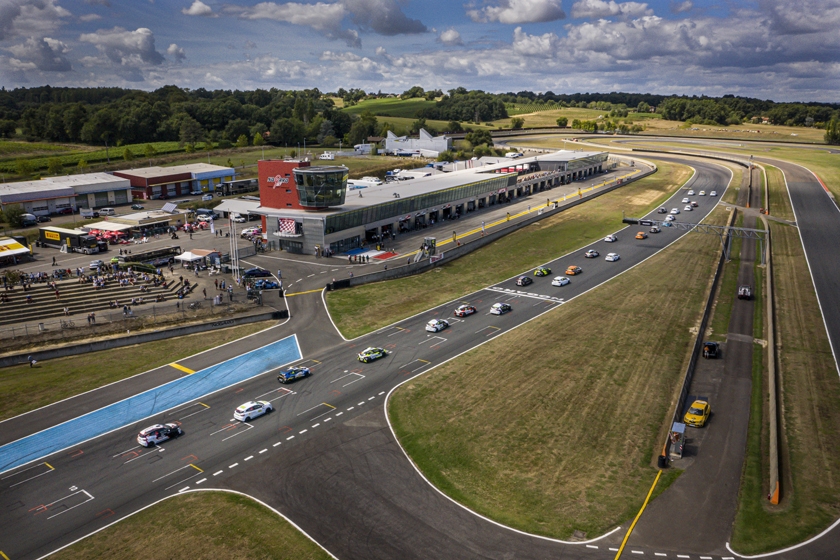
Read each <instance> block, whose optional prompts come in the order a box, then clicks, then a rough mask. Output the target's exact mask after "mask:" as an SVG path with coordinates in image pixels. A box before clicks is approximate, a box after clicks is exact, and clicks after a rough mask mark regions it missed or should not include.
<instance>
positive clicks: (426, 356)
mask: <svg viewBox="0 0 840 560" xmlns="http://www.w3.org/2000/svg"><path fill="white" fill-rule="evenodd" d="M715 169H716V168H713V167H710V168H708V169H707V171H709V173H703V174H702V175H701V174H695V176H694V177H693V178H692V179H690V181H689V183H688V184H687V185H686V186H687V187H690V188H693V189H695V190H698V191H699V190H706V191H707V192H708V191H711V190H715V189H717V190H718V192H719V194H720V195H722V194H723V190H724V188H725V185H727V184H728V182H729V180H730V177H731V175H730V174H729V172H727V171H724V170H723V169H719V168H717V172H716V171H715ZM683 196H684V195H683V194H682V191H680V192H678V193H677V194H675V195H674V196H673V197H672V198H671V199H670V200H669V201H668V202H667V204H666V206H667V207H668V208H671V207H681V206H683V205H681V204H679V203H678V202H677V201H678V200H679V199H680V198H682V197H683ZM696 198H697V200H698V202H699V203H700V204H699V206H698V207H697V208H695V209H694V211H692V212H691V218H692V221H700V220H701V219H702V218H703V217H704V216H705V215H707V214H708V213H709V212H710V211H711V210H712V209H713V208H714V207H715V205H716V204H717V202H718V199H717V198H712V197H708V196H707V197H696ZM647 218H650V219H656V218H655V216H654V215H653V214H651V216H648V217H647ZM677 219H682V220H684V219H685V214H681V215H680V216H678V218H677ZM635 229H636V228H632V227H631V228H625V229H623V230H620V231H618V232H616V236H617V238H618V241H617V242H615V243H604V242H603V241H599V242H597V243H595V244H593V245H592V246H591V247H596V248H597V249H598V250H599V251H600V252H602V255H605V254H606V253H607V252H616V253H619V254H620V259H619V260H617V261H614V262H607V261H605V260H604V259H603V257H602V258H597V259H585V260H584V259H583V258H582V254H583V251H584V250H585V249H587V248H588V247H587V248H583V249H581V250H580V251H576V252H574V253H572V254H569V255H565V256H563V257H560V258H558V259H556V260H554V261H552V262H550V263H545V266H547V267H549V268H551V269H552V270H553V271H554V272H555V273H559V274H562V272H563V271H564V270H565V269H566V267H567V266H569V265H578V266H581V267H585V270H586V272H585V274H583V275H581V276H578V277H574V278H573V281H572V282H571V283H570V284H569V285H566V286H563V287H561V288H557V287H552V286H551V285H550V284H551V280H552V277H553V276H554V275H556V274H553V275H551V276H548V277H544V278H537V279H536V281H535V282H534V283H532V284H530V285H529V286H517V285H516V279H515V278H511V279H509V280H506V281H503V282H500V283H499V284H497V285H495V286H491V287H488V288H486V289H483V290H479V291H477V292H475V293H472V294H469V295H467V296H466V297H464V298H460V299H459V301H458V302H453V303H450V304H447V305H443V306H439V307H437V308H434V309H430V310H429V311H427V312H425V313H422V314H419V315H417V316H414V317H411V318H409V319H406V320H405V321H401V322H399V323H397V324H394V325H392V326H389V327H386V328H384V329H380V330H379V331H377V332H375V333H372V334H370V335H366V336H364V337H360V338H359V339H356V340H353V341H348V342H346V343H344V344H342V345H340V346H339V347H337V348H329V349H325V350H324V351H322V352H319V353H317V354H315V355H313V356H308V357H305V358H301V359H292V360H289V361H291V362H292V364H293V365H297V366H303V367H308V368H310V372H311V374H312V375H311V376H309V377H307V378H304V379H301V380H298V381H296V382H294V383H290V384H286V385H280V384H279V383H278V382H277V379H276V373H277V371H278V368H275V369H271V370H269V371H265V370H260V369H259V368H254V369H253V370H251V371H252V372H253V373H254V375H255V376H253V377H250V378H248V379H243V380H241V381H235V382H234V383H233V384H230V385H229V386H226V387H225V388H222V389H220V390H217V391H215V392H213V393H211V394H207V395H202V396H200V397H199V396H196V395H189V397H190V398H189V399H187V400H185V401H184V402H182V403H181V404H178V405H176V406H172V407H170V408H167V409H165V410H156V411H155V413H154V414H152V415H151V416H148V417H145V418H143V419H142V420H135V419H131V423H129V424H127V425H125V426H124V427H122V428H119V429H114V427H113V426H101V431H102V432H103V435H101V436H99V437H94V438H92V439H84V440H83V441H82V442H81V443H79V444H78V445H75V444H70V443H68V442H70V441H72V439H68V440H67V441H66V442H65V443H64V445H62V443H61V442H58V443H56V445H59V446H61V450H60V451H56V452H54V453H47V454H44V453H39V452H38V451H37V450H33V451H31V452H30V453H29V454H28V456H26V457H24V459H26V462H25V463H21V461H22V460H23V459H20V458H17V457H16V458H15V459H14V460H12V461H10V460H8V459H7V458H6V457H3V453H4V450H3V449H2V448H0V459H2V460H3V463H5V464H7V465H11V466H13V467H14V468H9V467H8V466H7V467H6V468H4V469H3V470H4V472H2V474H0V493H1V494H2V500H3V502H4V503H6V504H11V505H12V507H9V508H7V511H6V514H5V515H3V516H2V518H0V534H2V535H3V539H2V540H3V542H2V548H0V550H2V551H3V552H4V554H6V555H8V556H9V557H10V558H14V559H18V558H38V557H40V556H42V555H44V554H48V553H49V552H51V551H53V550H55V549H56V548H58V547H60V546H62V545H64V544H67V543H69V542H72V541H74V540H77V539H79V538H82V537H84V536H85V535H87V534H90V533H91V532H93V531H95V530H97V529H100V528H102V527H104V526H106V525H108V524H110V523H112V522H113V521H115V520H116V519H119V518H121V517H123V516H126V515H129V514H130V513H132V512H134V511H137V510H138V509H140V508H141V507H144V506H146V505H148V504H150V503H153V502H154V501H156V500H158V499H161V498H163V497H166V496H167V495H171V494H173V493H178V492H183V491H186V490H189V489H195V488H206V487H212V486H213V485H214V484H218V483H220V482H223V481H224V480H225V478H227V477H229V476H233V475H234V474H235V473H237V472H239V471H241V470H242V469H247V468H250V467H252V466H256V465H258V464H260V463H264V462H266V461H271V460H272V456H274V455H275V454H277V453H283V452H284V451H285V450H287V449H288V448H290V447H292V446H297V445H300V444H301V443H303V442H305V441H306V440H307V438H309V437H311V436H312V435H313V434H318V433H320V432H323V431H324V430H328V429H330V426H331V425H335V424H336V423H340V422H346V421H347V420H350V419H353V418H355V417H357V416H359V415H361V414H364V413H365V412H366V411H368V410H370V408H371V407H373V406H377V405H379V403H380V402H383V401H384V397H385V395H387V393H388V392H389V391H390V390H391V389H392V388H394V387H395V386H397V385H399V384H400V383H402V382H404V381H406V380H407V379H410V378H412V377H414V376H417V375H420V374H422V373H424V372H426V371H428V370H429V369H431V368H433V367H435V366H437V365H439V364H441V363H443V362H445V361H448V360H450V359H452V358H454V357H455V356H457V355H460V354H461V353H463V352H464V351H465V350H466V349H470V348H474V347H476V346H479V345H481V344H482V343H484V342H486V341H488V340H491V339H493V338H495V337H498V336H500V335H502V334H504V333H506V332H508V331H510V330H511V329H514V328H516V327H517V326H519V325H521V324H523V323H525V322H527V321H529V320H532V319H534V318H535V317H537V316H539V315H541V314H543V313H546V312H548V311H550V310H551V309H554V308H555V307H556V306H558V305H562V304H563V303H564V302H565V301H568V300H570V299H572V298H574V297H575V296H577V295H580V294H582V293H584V292H586V291H589V290H591V289H593V288H595V287H597V286H598V285H600V284H602V283H603V282H606V281H608V280H609V279H611V278H613V277H615V276H616V275H618V274H620V273H622V272H624V271H626V270H628V269H629V268H631V267H633V266H636V265H637V264H639V263H641V262H642V261H644V260H645V259H647V258H649V257H651V256H652V255H654V254H655V253H657V252H658V251H660V250H662V249H663V248H665V247H667V246H668V245H670V244H671V243H673V242H674V241H676V240H677V239H678V238H680V237H681V236H682V235H685V234H686V233H687V232H686V231H684V230H678V229H676V228H662V232H661V233H658V234H652V235H650V236H649V237H648V239H646V240H643V241H636V240H633V239H632V237H633V235H634V234H635ZM525 273H526V274H529V275H530V276H531V277H533V274H532V273H529V272H525ZM460 303H467V304H470V305H474V306H475V307H476V309H477V313H475V314H474V315H471V316H468V317H456V316H455V315H454V313H453V312H454V310H455V307H457V305H458V304H460ZM495 303H506V304H508V305H509V306H510V307H511V311H510V312H508V313H505V314H503V315H494V314H491V313H490V308H491V306H492V305H493V304H495ZM431 319H446V320H447V322H449V324H450V327H449V328H447V329H444V330H442V331H440V332H436V333H432V332H427V331H426V330H425V325H426V324H427V323H428V321H430V320H431ZM371 346H372V347H379V348H382V349H384V350H386V352H387V353H386V354H385V356H384V357H382V358H380V359H378V360H376V361H373V362H370V363H362V362H360V361H359V360H358V358H357V354H358V353H359V352H361V351H362V350H364V349H365V348H367V347H371ZM280 360H281V359H278V361H277V362H275V364H279V363H280ZM283 365H284V367H285V365H287V364H286V363H285V362H283ZM260 371H262V373H260ZM190 377H192V376H190ZM199 399H200V400H199ZM251 400H255V401H265V402H268V403H270V404H271V407H272V408H273V412H271V413H269V414H266V415H265V416H262V417H260V418H255V419H252V420H250V421H244V422H241V421H237V420H235V419H234V418H233V412H234V410H235V408H236V407H237V406H239V405H241V404H242V403H244V402H247V401H251ZM170 422H171V423H177V424H179V425H180V426H181V428H182V429H183V431H184V434H183V435H182V436H180V437H178V438H175V439H171V440H169V441H166V442H163V443H161V444H160V445H157V446H154V447H151V448H144V447H140V446H139V445H138V444H137V442H136V436H137V433H138V432H139V430H141V429H142V428H144V427H146V426H148V425H151V424H155V423H170ZM84 435H85V436H86V435H88V434H84ZM62 437H71V438H72V436H68V435H66V434H64V435H63V436H62ZM80 437H81V436H80ZM15 443H17V442H13V443H12V444H10V445H14V444H15ZM39 449H43V448H39ZM578 550H580V549H578Z"/></svg>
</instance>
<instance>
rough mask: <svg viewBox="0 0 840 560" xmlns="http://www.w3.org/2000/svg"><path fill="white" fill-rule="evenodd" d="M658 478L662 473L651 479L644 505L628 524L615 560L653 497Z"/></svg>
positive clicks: (616, 559) (619, 555) (622, 550)
mask: <svg viewBox="0 0 840 560" xmlns="http://www.w3.org/2000/svg"><path fill="white" fill-rule="evenodd" d="M660 476H662V471H659V472H658V473H656V478H655V479H653V484H652V485H651V487H650V490H649V491H648V494H647V497H646V498H645V503H643V504H642V509H640V510H639V513H638V514H636V519H634V520H633V523H631V524H630V528H629V529H627V534H626V535H624V540H623V541H621V546H620V547H619V548H618V552H617V553H616V554H615V560H618V559H619V557H621V553H622V552H624V547H625V546H626V545H627V539H629V538H630V533H632V532H633V528H634V527H635V526H636V522H637V521H639V518H640V517H641V516H642V513H644V511H645V508H646V507H647V505H648V502H649V501H650V497H651V496H652V495H653V490H654V488H656V483H657V482H659V477H660Z"/></svg>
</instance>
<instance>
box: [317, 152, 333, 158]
mask: <svg viewBox="0 0 840 560" xmlns="http://www.w3.org/2000/svg"><path fill="white" fill-rule="evenodd" d="M318 159H328V160H334V159H335V154H334V153H332V152H324V153H323V154H321V155H320V156H318Z"/></svg>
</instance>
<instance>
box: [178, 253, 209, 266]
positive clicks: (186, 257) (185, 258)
mask: <svg viewBox="0 0 840 560" xmlns="http://www.w3.org/2000/svg"><path fill="white" fill-rule="evenodd" d="M203 258H204V255H196V254H195V253H191V252H189V251H184V252H183V253H181V254H180V255H178V256H177V257H175V260H176V261H181V262H185V263H187V262H190V263H191V262H196V261H200V260H202V259H203Z"/></svg>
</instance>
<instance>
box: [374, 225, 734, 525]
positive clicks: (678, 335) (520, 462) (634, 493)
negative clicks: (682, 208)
mask: <svg viewBox="0 0 840 560" xmlns="http://www.w3.org/2000/svg"><path fill="white" fill-rule="evenodd" d="M727 216H728V214H727V213H726V212H725V211H724V210H722V209H718V210H715V211H714V212H713V214H712V215H711V216H710V221H711V222H712V223H722V222H724V221H725V219H726V218H727ZM532 238H533V237H532ZM533 240H534V242H535V243H537V242H539V239H537V238H533ZM717 253H718V242H717V239H715V238H712V237H710V236H690V235H689V236H685V237H684V238H683V239H681V240H680V241H678V242H677V243H675V244H674V245H673V246H672V247H670V248H668V249H666V250H665V251H663V252H662V253H660V254H659V255H656V256H654V257H652V258H651V259H649V260H648V261H646V262H645V263H644V264H642V265H640V266H638V267H636V268H634V269H632V270H630V271H628V272H626V273H625V274H622V275H620V276H618V277H616V278H615V279H613V280H611V281H610V282H609V283H607V284H606V285H603V286H601V287H599V288H597V289H596V290H594V291H591V292H589V293H586V294H584V295H582V296H580V297H579V298H577V299H575V300H573V301H571V302H568V303H566V304H564V305H562V306H560V307H559V308H556V309H555V310H553V311H551V312H549V313H547V314H545V315H542V316H541V317H538V318H537V319H535V320H533V321H531V322H529V323H526V324H524V325H522V326H520V327H518V328H517V329H515V330H512V331H510V332H507V333H505V334H504V335H503V336H500V337H499V338H496V339H493V340H492V341H491V342H489V343H487V344H485V345H484V346H482V347H481V348H479V349H475V350H472V351H470V352H467V353H466V354H464V355H463V356H461V357H459V358H457V359H455V360H453V361H451V362H448V363H446V364H444V365H443V366H440V367H438V368H435V369H434V370H432V371H430V372H429V373H427V374H425V375H423V376H421V377H419V378H417V379H415V380H412V381H410V382H409V383H407V384H405V385H403V386H401V387H400V388H399V389H398V390H397V391H396V392H395V393H394V395H393V398H392V399H391V401H390V404H389V411H388V412H389V415H390V418H391V420H392V425H393V426H394V430H395V432H396V434H397V437H398V438H399V440H400V442H401V444H402V445H403V446H404V447H405V449H406V451H407V452H408V454H409V456H410V457H411V458H412V460H413V461H414V462H415V464H417V465H418V467H419V468H420V469H421V471H422V472H423V473H424V475H425V476H427V477H428V478H429V480H430V481H431V482H432V483H433V484H435V485H436V486H437V487H438V488H440V489H441V490H442V491H443V492H445V493H446V494H448V495H449V496H451V497H452V498H453V499H455V500H457V501H459V502H461V503H463V504H465V505H466V506H468V507H470V508H472V509H474V510H476V511H478V512H479V513H481V514H483V515H486V516H489V517H490V518H492V519H494V520H496V521H499V522H501V523H504V524H507V525H510V526H513V527H515V528H517V529H520V530H524V531H528V532H532V533H537V534H541V535H547V536H552V537H558V538H568V537H570V536H571V535H572V533H573V532H574V531H575V530H579V531H583V532H585V533H586V534H587V536H590V537H592V536H596V535H599V534H603V533H604V532H605V531H607V530H609V529H611V528H613V527H615V526H617V525H618V524H620V523H623V522H625V521H627V520H629V519H632V518H633V516H635V514H636V513H637V511H638V509H639V507H640V506H641V503H642V502H643V500H644V498H645V495H646V494H647V492H648V489H649V487H650V484H651V482H652V480H653V477H654V475H655V473H656V469H655V468H654V466H653V465H652V463H653V459H654V456H655V455H658V451H659V449H660V448H661V446H662V442H663V441H664V437H665V431H666V429H667V421H666V418H667V416H668V412H669V410H670V407H671V405H672V402H673V399H674V398H675V397H676V393H677V392H678V390H679V386H680V382H681V380H682V372H683V371H684V369H685V365H686V363H687V360H688V359H689V358H690V348H691V340H692V338H693V335H692V333H691V327H696V325H697V324H698V323H699V320H700V316H701V314H702V311H703V303H704V297H705V293H706V291H707V290H708V287H709V282H710V275H711V274H712V273H713V271H714V264H715V258H716V256H717ZM674 270H679V271H680V282H677V283H675V282H674V276H673V274H672V272H673V271H674ZM673 301H680V302H681V305H678V306H674V305H669V303H668V302H673ZM514 305H515V304H514ZM514 312H515V311H514ZM581 317H585V320H581ZM628 317H632V318H633V320H632V321H630V320H627V318H628ZM640 325H644V328H639V326H640ZM604 333H609V335H608V336H604ZM638 348H644V349H645V351H644V352H638V351H634V350H636V349H638ZM513 349H515V351H514V350H513ZM418 357H422V355H418ZM525 363H527V367H524V366H523V364H525ZM619 419H620V421H619ZM678 474H679V471H670V470H669V471H668V472H667V473H666V475H665V478H664V479H663V480H662V481H661V482H660V486H661V487H660V488H658V490H659V491H662V490H664V489H665V488H667V486H668V484H670V482H671V481H673V480H674V478H675V477H676V476H678Z"/></svg>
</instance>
